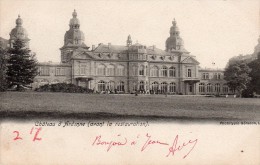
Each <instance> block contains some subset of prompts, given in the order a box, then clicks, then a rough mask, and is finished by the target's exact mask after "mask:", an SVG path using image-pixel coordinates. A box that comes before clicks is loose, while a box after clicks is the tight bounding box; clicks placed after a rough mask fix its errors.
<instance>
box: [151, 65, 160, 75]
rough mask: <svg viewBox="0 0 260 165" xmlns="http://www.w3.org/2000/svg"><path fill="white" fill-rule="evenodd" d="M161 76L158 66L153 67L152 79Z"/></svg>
mask: <svg viewBox="0 0 260 165" xmlns="http://www.w3.org/2000/svg"><path fill="white" fill-rule="evenodd" d="M158 76H159V68H158V67H157V66H154V67H152V69H151V77H158Z"/></svg>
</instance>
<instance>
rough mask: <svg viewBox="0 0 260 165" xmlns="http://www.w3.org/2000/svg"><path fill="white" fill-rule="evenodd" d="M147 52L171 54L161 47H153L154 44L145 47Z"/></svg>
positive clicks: (163, 54)
mask: <svg viewBox="0 0 260 165" xmlns="http://www.w3.org/2000/svg"><path fill="white" fill-rule="evenodd" d="M147 54H156V55H162V56H166V55H172V53H170V52H166V51H165V50H162V49H158V48H155V47H154V46H149V47H148V48H147Z"/></svg>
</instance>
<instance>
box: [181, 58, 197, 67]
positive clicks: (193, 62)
mask: <svg viewBox="0 0 260 165" xmlns="http://www.w3.org/2000/svg"><path fill="white" fill-rule="evenodd" d="M181 62H182V63H189V64H197V65H198V64H199V62H198V61H197V60H196V59H194V58H193V57H186V58H184V59H183V60H182V61H181Z"/></svg>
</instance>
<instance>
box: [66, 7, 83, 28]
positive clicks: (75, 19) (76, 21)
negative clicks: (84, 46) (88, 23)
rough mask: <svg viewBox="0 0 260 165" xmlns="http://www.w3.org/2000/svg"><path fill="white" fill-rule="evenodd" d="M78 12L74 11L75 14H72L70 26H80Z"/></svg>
mask: <svg viewBox="0 0 260 165" xmlns="http://www.w3.org/2000/svg"><path fill="white" fill-rule="evenodd" d="M77 15H78V14H77V12H76V10H75V9H74V11H73V13H72V16H73V18H71V19H70V24H69V25H70V26H74V25H80V22H79V19H78V18H77Z"/></svg>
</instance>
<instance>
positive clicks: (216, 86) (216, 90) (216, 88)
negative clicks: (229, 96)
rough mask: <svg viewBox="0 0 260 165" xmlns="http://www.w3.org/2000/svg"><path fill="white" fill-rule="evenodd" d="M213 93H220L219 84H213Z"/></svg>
mask: <svg viewBox="0 0 260 165" xmlns="http://www.w3.org/2000/svg"><path fill="white" fill-rule="evenodd" d="M215 92H220V84H215Z"/></svg>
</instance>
